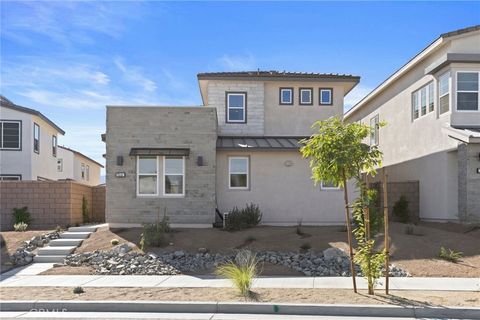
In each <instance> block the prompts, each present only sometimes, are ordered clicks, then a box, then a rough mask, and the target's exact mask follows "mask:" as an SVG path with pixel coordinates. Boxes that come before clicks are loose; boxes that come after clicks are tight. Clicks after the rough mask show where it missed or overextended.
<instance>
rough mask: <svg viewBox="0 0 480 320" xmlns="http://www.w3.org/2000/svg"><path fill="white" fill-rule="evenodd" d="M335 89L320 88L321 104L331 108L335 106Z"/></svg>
mask: <svg viewBox="0 0 480 320" xmlns="http://www.w3.org/2000/svg"><path fill="white" fill-rule="evenodd" d="M332 96H333V89H332V88H320V89H319V95H318V97H319V100H320V101H319V104H320V105H324V106H331V105H332V104H333V98H332Z"/></svg>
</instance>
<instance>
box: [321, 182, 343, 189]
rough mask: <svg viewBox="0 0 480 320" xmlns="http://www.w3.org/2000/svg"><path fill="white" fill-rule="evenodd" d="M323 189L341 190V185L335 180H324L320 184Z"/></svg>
mask: <svg viewBox="0 0 480 320" xmlns="http://www.w3.org/2000/svg"><path fill="white" fill-rule="evenodd" d="M320 188H321V189H322V190H340V186H339V185H338V184H335V183H333V182H327V181H322V183H321V184H320Z"/></svg>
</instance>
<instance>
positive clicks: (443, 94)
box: [438, 72, 450, 114]
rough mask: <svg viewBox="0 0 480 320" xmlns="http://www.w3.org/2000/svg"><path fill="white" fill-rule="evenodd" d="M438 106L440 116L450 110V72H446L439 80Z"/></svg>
mask: <svg viewBox="0 0 480 320" xmlns="http://www.w3.org/2000/svg"><path fill="white" fill-rule="evenodd" d="M438 105H439V108H438V109H439V110H438V113H439V114H442V113H445V112H447V111H448V110H450V72H446V73H444V74H442V75H441V76H440V77H439V78H438Z"/></svg>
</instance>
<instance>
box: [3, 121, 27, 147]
mask: <svg viewBox="0 0 480 320" xmlns="http://www.w3.org/2000/svg"><path fill="white" fill-rule="evenodd" d="M21 140H22V134H21V122H20V121H0V149H2V150H20V149H21Z"/></svg>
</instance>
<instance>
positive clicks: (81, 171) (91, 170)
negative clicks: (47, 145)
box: [57, 146, 103, 186]
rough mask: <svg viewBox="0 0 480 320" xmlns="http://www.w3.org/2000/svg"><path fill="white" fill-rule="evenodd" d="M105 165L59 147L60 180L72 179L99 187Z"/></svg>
mask: <svg viewBox="0 0 480 320" xmlns="http://www.w3.org/2000/svg"><path fill="white" fill-rule="evenodd" d="M101 168H103V165H101V164H100V163H98V162H96V161H95V160H93V159H91V158H89V157H87V156H86V155H84V154H82V153H80V152H78V151H75V150H73V149H70V148H67V147H64V146H59V147H58V156H57V171H58V179H59V180H60V179H72V180H75V181H78V182H81V183H83V184H87V185H90V186H98V185H99V184H100V183H101V182H100V170H101Z"/></svg>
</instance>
